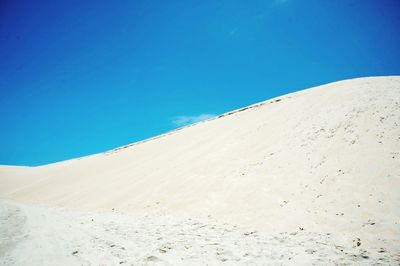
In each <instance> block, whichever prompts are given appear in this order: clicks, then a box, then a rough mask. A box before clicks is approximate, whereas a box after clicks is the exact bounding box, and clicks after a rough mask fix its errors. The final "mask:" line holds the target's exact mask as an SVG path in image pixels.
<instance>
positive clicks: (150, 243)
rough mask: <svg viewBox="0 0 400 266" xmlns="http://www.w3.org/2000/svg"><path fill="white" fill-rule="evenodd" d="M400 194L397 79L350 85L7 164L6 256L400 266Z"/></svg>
mask: <svg viewBox="0 0 400 266" xmlns="http://www.w3.org/2000/svg"><path fill="white" fill-rule="evenodd" d="M77 145H79V143H77ZM399 191H400V77H374V78H361V79H353V80H346V81H341V82H335V83H331V84H327V85H323V86H319V87H315V88H311V89H308V90H303V91H300V92H296V93H292V94H288V95H284V96H281V97H278V98H274V99H270V100H267V101H265V102H261V103H259V104H256V105H253V106H249V107H247V108H243V109H240V110H236V111H233V112H230V113H227V114H225V115H222V116H220V117H218V118H216V119H211V120H209V121H205V122H201V123H197V124H195V125H192V126H189V127H186V128H183V129H180V130H176V131H172V132H169V133H167V134H164V135H162V136H159V137H156V138H153V139H150V140H148V141H143V142H140V143H136V144H131V145H127V146H125V147H120V148H118V149H115V150H112V151H108V152H104V153H101V154H96V155H92V156H88V157H83V158H78V159H73V160H68V161H64V162H59V163H55V164H49V165H43V166H39V167H9V166H2V167H0V195H1V197H2V198H4V199H7V200H3V201H2V202H1V206H2V209H1V210H2V214H1V215H2V216H1V217H2V223H1V227H0V230H2V233H0V234H1V235H0V236H1V239H0V241H2V242H0V256H1V258H0V261H1V262H3V264H6V265H14V264H16V265H32V264H31V263H29V262H33V263H34V264H36V265H43V264H46V263H47V264H48V265H51V264H54V262H56V261H57V262H59V263H57V264H65V265H71V264H77V265H81V264H84V265H99V264H102V263H103V264H106V265H113V264H119V263H121V264H128V265H129V264H133V265H137V264H139V265H147V264H161V265H188V264H196V265H204V264H207V263H209V264H210V265H219V264H223V263H225V264H227V265H232V264H241V265H248V264H253V265H263V264H268V265H281V264H293V265H301V264H303V265H310V264H312V263H315V264H319V265H326V264H335V263H337V264H353V263H360V264H365V265H371V264H379V263H381V264H398V263H399V262H400V253H399V249H398V247H399V246H400V226H399V222H400V192H399ZM38 204H41V205H40V206H39V205H38ZM91 219H93V221H91ZM200 226H204V227H200ZM64 227H66V228H67V229H64ZM202 228H204V229H202ZM105 229H108V230H109V231H107V230H105ZM110 230H111V232H113V233H110ZM136 231H137V232H138V233H135V232H136ZM4 232H5V233H4ZM157 232H158V234H159V236H158V234H157ZM251 232H253V233H251ZM196 235H199V236H198V237H196ZM160 237H161V239H158V238H160ZM206 239H209V241H211V242H213V243H214V242H215V243H216V244H215V245H214V246H213V245H208V243H207V240H206ZM114 242H118V245H119V246H121V247H123V248H124V249H121V250H118V252H117V251H115V249H114V247H116V246H114V247H111V245H117V244H110V243H114ZM321 243H322V244H321ZM164 245H167V246H169V247H170V249H169V248H168V247H164ZM57 247H58V248H57ZM186 247H187V248H186ZM160 249H162V250H163V251H160ZM52 250H56V251H54V252H53V251H52ZM75 251H77V253H75V254H73V252H75ZM164 251H165V252H164ZM245 254H247V255H246V256H245Z"/></svg>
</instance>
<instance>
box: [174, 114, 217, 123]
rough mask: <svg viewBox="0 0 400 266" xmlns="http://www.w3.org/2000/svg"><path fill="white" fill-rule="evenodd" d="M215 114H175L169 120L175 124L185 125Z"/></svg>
mask: <svg viewBox="0 0 400 266" xmlns="http://www.w3.org/2000/svg"><path fill="white" fill-rule="evenodd" d="M215 116H216V115H214V114H200V115H194V116H191V115H180V116H175V117H173V118H172V120H171V122H172V124H174V125H176V126H186V125H190V124H193V123H197V122H200V121H203V120H207V119H210V118H213V117H215Z"/></svg>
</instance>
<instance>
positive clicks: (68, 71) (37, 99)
mask: <svg viewBox="0 0 400 266" xmlns="http://www.w3.org/2000/svg"><path fill="white" fill-rule="evenodd" d="M398 14H400V4H399V1H396V0H394V1H389V0H382V1H372V0H371V1H368V0H359V1H351V0H348V1H320V0H308V1H299V0H263V1H260V0H259V1H257V0H256V1H232V0H222V1H216V0H202V1H181V0H169V1H148V0H135V1H40V0H39V1H22V0H20V1H19V0H16V1H11V0H8V1H7V0H6V1H0V123H1V127H0V129H1V130H0V164H11V165H30V166H35V165H41V164H46V163H51V162H56V161H60V160H65V159H70V158H74V157H79V156H84V155H88V154H93V153H98V152H102V151H105V150H108V149H112V148H115V147H118V146H121V145H124V144H128V143H132V142H135V141H139V140H143V139H146V138H149V137H152V136H155V135H158V134H161V133H164V132H166V131H169V130H172V129H174V128H176V127H180V126H183V125H185V124H188V123H192V122H196V121H199V120H201V119H204V118H208V117H210V116H212V115H216V114H221V113H224V112H227V111H230V110H233V109H237V108H240V107H244V106H247V105H250V104H253V103H256V102H260V101H263V100H266V99H268V98H271V97H274V96H279V95H282V94H286V93H289V92H293V91H297V90H300V89H304V88H308V87H311V86H315V85H320V84H324V83H328V82H333V81H337V80H342V79H348V78H354V77H364V76H378V75H400V60H399V59H400V49H399V47H400V31H399V29H400V16H399V15H398Z"/></svg>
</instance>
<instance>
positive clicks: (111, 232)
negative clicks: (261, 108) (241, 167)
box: [0, 201, 400, 265]
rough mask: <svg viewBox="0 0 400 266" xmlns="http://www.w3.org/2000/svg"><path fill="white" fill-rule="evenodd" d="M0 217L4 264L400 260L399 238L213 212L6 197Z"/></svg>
mask: <svg viewBox="0 0 400 266" xmlns="http://www.w3.org/2000/svg"><path fill="white" fill-rule="evenodd" d="M0 215H1V217H0V218H1V224H0V232H1V233H0V239H1V243H0V252H1V253H0V255H1V258H0V262H1V263H2V264H3V265H153V264H159V265H222V264H224V265H336V264H338V265H354V264H357V265H397V264H398V263H399V259H400V258H399V256H398V254H397V255H396V253H395V252H396V250H390V249H388V248H390V247H393V245H398V242H397V243H396V242H390V241H389V240H388V239H382V238H379V237H377V238H376V239H374V240H373V241H372V243H364V239H360V238H358V237H357V236H358V235H356V234H343V235H342V234H337V233H329V232H313V231H309V229H303V228H298V230H294V231H283V232H274V233H265V232H258V231H257V230H255V229H254V228H251V227H247V228H245V227H241V226H237V225H235V224H232V223H221V222H219V221H217V220H215V219H213V218H212V217H204V218H202V219H201V218H197V219H192V218H189V217H187V216H186V217H185V216H170V215H167V214H165V213H162V212H154V213H149V214H147V215H129V214H126V213H119V212H118V211H113V212H77V211H70V210H63V209H60V208H48V207H44V206H38V205H31V206H26V205H18V204H13V203H8V202H4V201H3V202H1V214H0ZM266 222H268V221H266ZM368 226H371V225H368ZM397 247H398V246H397Z"/></svg>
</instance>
